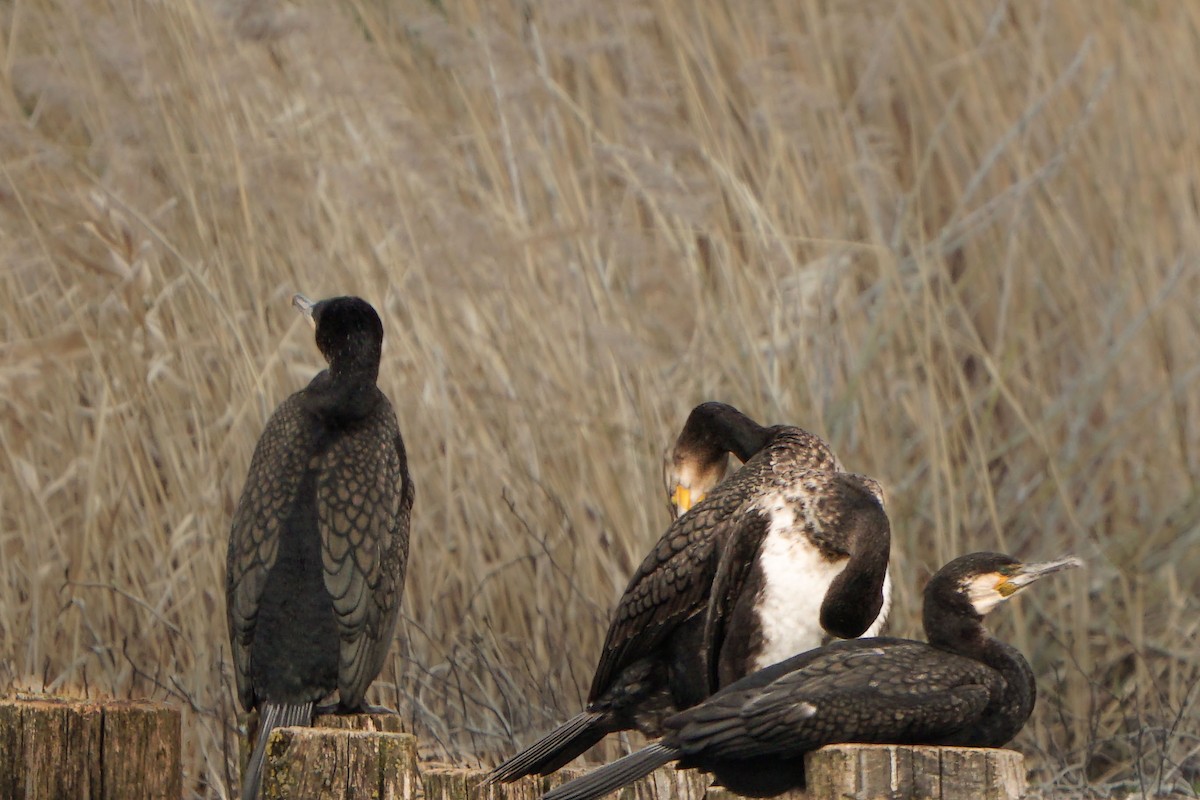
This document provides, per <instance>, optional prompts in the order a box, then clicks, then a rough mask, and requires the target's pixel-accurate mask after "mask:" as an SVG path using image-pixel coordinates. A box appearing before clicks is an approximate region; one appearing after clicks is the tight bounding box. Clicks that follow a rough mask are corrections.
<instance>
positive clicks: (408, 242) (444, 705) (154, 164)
mask: <svg viewBox="0 0 1200 800" xmlns="http://www.w3.org/2000/svg"><path fill="white" fill-rule="evenodd" d="M0 33H2V34H3V35H2V36H0V65H2V71H0V166H2V171H0V261H2V263H3V265H4V266H3V268H2V269H0V310H2V311H3V316H2V317H0V331H2V333H0V419H2V421H3V423H2V425H0V465H2V467H0V472H2V474H3V478H2V479H0V689H3V688H4V687H6V686H16V687H33V688H41V687H43V686H45V687H47V688H48V689H52V690H54V691H57V692H73V693H83V692H88V693H91V694H93V695H107V694H111V695H116V696H151V697H155V698H159V699H173V700H174V701H178V702H180V703H181V704H183V705H184V707H185V719H184V737H185V738H184V747H185V753H184V766H185V770H186V780H185V788H186V790H187V791H188V792H192V793H195V794H200V795H210V794H217V793H219V792H220V791H221V788H220V787H222V786H224V785H229V784H230V782H231V781H232V780H233V778H232V774H233V772H234V764H235V762H236V753H237V745H236V739H235V737H236V721H235V715H234V712H235V703H234V700H233V695H232V692H231V686H230V684H231V673H230V669H229V665H228V646H227V642H226V632H225V620H224V598H223V588H222V586H223V584H222V582H223V572H224V552H225V544H226V536H227V531H228V527H229V520H230V515H231V512H232V509H233V505H234V502H235V501H236V498H237V495H238V492H239V491H240V488H241V482H242V480H243V477H244V475H245V471H246V467H247V464H248V462H249V458H250V454H251V451H252V448H253V446H254V442H255V440H256V438H257V436H258V434H259V432H260V430H261V428H262V425H263V423H264V421H265V419H266V417H267V415H268V414H269V413H270V411H271V410H272V408H273V407H274V406H275V405H276V404H277V403H278V402H279V401H280V400H282V399H283V398H284V397H285V396H286V395H287V394H288V393H290V392H292V391H294V390H295V389H296V388H298V387H300V386H301V385H303V384H304V383H305V382H306V381H307V380H308V378H309V377H311V375H312V374H313V373H314V372H315V371H316V370H317V369H318V368H319V366H320V362H319V356H318V354H317V352H316V349H315V347H314V346H313V344H312V339H311V333H310V332H309V329H308V328H307V326H305V325H304V324H303V323H302V322H301V321H300V319H299V318H298V316H296V315H295V314H294V313H293V312H292V311H291V309H290V308H289V305H288V302H287V300H288V298H289V297H290V295H291V293H292V292H293V291H304V292H306V293H308V294H309V295H311V296H327V295H331V294H335V293H336V294H341V293H352V294H359V295H361V296H363V297H365V298H367V299H369V300H370V301H371V302H373V303H374V304H375V305H376V307H377V308H378V309H379V310H380V312H381V314H382V315H383V316H384V318H385V326H386V330H387V336H388V338H387V341H386V342H385V351H384V365H383V370H382V377H381V383H382V385H383V386H384V388H385V390H386V391H387V392H388V394H389V395H390V396H391V397H392V399H393V402H394V404H395V406H396V408H397V412H398V414H399V416H400V420H401V425H402V427H403V428H404V431H405V436H406V439H407V442H408V449H409V453H410V459H411V465H412V469H413V473H414V477H415V479H416V481H417V489H418V492H417V505H416V509H415V513H414V528H413V552H412V561H411V564H412V567H411V568H410V571H409V584H408V591H407V593H406V596H405V620H404V622H403V623H402V634H401V638H400V640H399V641H398V643H397V645H396V647H395V651H394V652H395V659H394V662H393V663H392V664H391V665H390V666H389V667H388V668H386V669H385V673H384V675H383V677H382V678H381V680H380V682H379V683H378V684H377V690H376V692H375V694H374V697H373V700H374V701H375V702H382V703H384V704H385V705H389V706H394V707H397V708H399V709H400V711H401V713H402V714H404V715H405V716H406V717H407V718H408V719H410V721H411V722H412V724H413V725H415V726H416V728H417V730H418V731H419V732H420V733H421V735H422V738H423V742H424V745H425V746H426V747H428V748H430V749H434V750H437V751H439V752H440V753H442V754H446V755H453V756H455V757H458V758H461V759H465V760H466V761H468V762H473V761H474V760H475V759H477V758H478V759H482V760H485V761H490V760H491V759H493V758H494V757H495V756H496V755H497V754H500V753H506V752H510V751H511V750H512V749H513V748H514V746H515V744H516V742H517V741H527V740H528V738H529V737H530V736H531V735H533V734H534V733H536V732H538V731H541V730H543V729H544V728H546V727H547V726H549V725H550V724H552V723H553V722H554V721H556V720H560V719H562V718H564V717H565V716H566V715H567V714H568V713H570V712H572V711H573V710H575V709H576V708H577V707H578V704H579V703H580V701H581V697H582V695H583V693H584V691H585V690H586V686H587V681H588V678H589V677H590V669H591V668H592V666H593V664H594V660H595V658H596V655H597V649H598V647H599V643H600V637H601V636H602V634H603V630H604V626H605V622H606V616H607V610H608V608H609V607H610V605H611V604H612V603H613V602H614V600H615V599H616V597H617V595H618V594H619V592H620V590H621V588H622V587H623V585H624V582H625V580H626V577H627V576H628V574H629V572H630V570H631V569H632V567H633V565H634V564H635V563H636V562H637V561H638V560H639V559H640V557H641V555H642V554H643V553H644V552H645V551H646V549H647V548H648V547H649V545H650V543H651V542H652V541H653V540H654V539H655V538H656V537H657V535H658V534H659V533H660V532H661V530H662V529H663V527H664V526H665V524H666V520H667V515H666V510H665V503H664V498H663V496H662V489H661V488H660V486H659V467H660V456H661V452H662V449H663V447H664V446H665V445H666V444H667V442H668V441H669V440H670V439H671V438H672V437H673V436H674V434H675V432H676V431H677V429H678V427H679V426H680V425H681V424H682V422H683V419H684V417H685V415H686V413H687V411H688V410H689V409H690V408H691V406H692V405H693V404H695V403H697V402H699V401H702V400H707V399H720V400H724V401H727V402H731V403H733V404H735V405H737V406H739V407H740V408H742V409H744V410H745V411H746V412H747V413H749V414H751V415H752V416H754V417H756V418H758V419H760V420H761V421H763V422H782V421H786V422H791V423H796V424H800V425H803V426H805V427H808V428H810V429H812V430H814V431H815V432H818V433H821V434H823V435H825V436H827V437H828V438H829V439H830V440H831V441H832V442H833V444H834V446H835V449H836V450H837V451H838V452H839V454H840V455H841V457H842V459H843V461H844V462H845V463H846V464H847V465H848V466H849V467H850V468H852V469H855V470H857V471H860V472H865V473H868V474H871V475H873V476H875V477H877V478H879V479H880V480H881V481H882V482H884V484H885V485H886V487H887V490H888V494H889V509H890V513H891V516H892V520H893V525H894V535H895V541H894V559H895V561H894V563H895V566H894V569H895V571H896V575H897V578H898V580H897V583H898V587H897V588H898V597H897V598H896V599H897V604H896V611H895V614H894V619H895V620H896V624H895V626H894V630H895V631H896V632H898V633H901V634H906V635H907V634H914V633H917V632H918V630H917V620H918V619H919V616H918V608H917V605H918V601H919V596H920V595H919V591H920V588H921V586H922V585H923V583H924V580H925V578H926V577H927V576H928V575H929V573H930V572H931V570H932V569H934V568H936V566H938V565H940V564H941V563H943V562H945V561H946V560H948V559H949V558H951V557H953V556H955V555H957V554H960V553H963V552H966V551H969V550H974V549H996V550H1002V551H1006V552H1009V553H1013V554H1016V555H1018V556H1021V557H1026V558H1033V559H1041V558H1049V557H1053V556H1057V555H1060V554H1062V553H1064V552H1073V553H1076V554H1078V555H1080V556H1082V557H1083V558H1085V559H1086V560H1087V562H1088V565H1089V568H1088V570H1087V571H1086V572H1084V571H1081V572H1080V574H1078V575H1075V576H1072V577H1071V578H1069V579H1064V580H1061V581H1057V582H1056V583H1054V584H1053V585H1047V586H1045V587H1039V590H1038V592H1037V593H1036V594H1033V595H1031V596H1029V597H1026V598H1024V599H1023V600H1022V601H1021V602H1019V603H1018V604H1016V607H1015V608H1014V609H1012V610H1010V613H1007V614H1005V615H1003V616H1004V618H1003V619H1000V620H997V625H998V628H999V630H1000V632H1001V633H1002V634H1003V635H1005V636H1008V637H1010V639H1011V640H1012V641H1013V642H1014V643H1016V644H1017V645H1018V646H1019V647H1020V648H1021V649H1022V650H1023V651H1024V652H1025V653H1027V654H1028V655H1029V657H1030V660H1031V662H1032V663H1033V664H1034V666H1035V669H1036V671H1037V673H1038V675H1039V679H1040V685H1041V687H1042V698H1041V701H1040V703H1039V706H1038V710H1037V712H1036V715H1035V718H1034V721H1033V722H1032V723H1031V725H1030V726H1029V727H1028V728H1027V729H1026V731H1025V732H1024V733H1022V735H1021V737H1020V738H1019V739H1018V740H1017V742H1016V746H1017V747H1018V748H1019V749H1021V750H1023V751H1024V752H1025V753H1026V754H1027V756H1028V757H1029V760H1030V763H1031V765H1032V766H1033V767H1034V768H1035V772H1034V775H1033V779H1034V782H1035V783H1041V784H1046V785H1054V786H1056V787H1058V788H1060V789H1064V790H1065V789H1070V788H1072V787H1079V788H1081V787H1084V786H1087V785H1090V786H1091V787H1093V789H1094V790H1100V789H1103V788H1106V787H1111V786H1116V785H1124V786H1125V787H1127V788H1130V789H1135V790H1145V791H1157V790H1160V789H1164V790H1165V789H1175V790H1178V791H1184V790H1188V789H1187V786H1188V784H1189V783H1191V782H1195V781H1197V780H1200V723H1198V720H1200V712H1198V708H1200V699H1198V695H1200V689H1198V688H1197V684H1198V683H1200V600H1198V599H1197V598H1198V595H1200V493H1198V491H1197V487H1198V485H1200V430H1198V427H1197V426H1198V424H1200V404H1198V403H1197V396H1198V394H1197V379H1198V376H1200V347H1198V346H1197V341H1198V336H1197V334H1198V327H1200V158H1198V154H1200V144H1198V140H1197V134H1196V132H1197V131H1200V102H1198V101H1197V98H1200V5H1197V4H1195V3H1150V2H1137V1H1136V0H1070V1H1067V0H1064V2H1055V3H1016V2H1011V3H1006V2H1003V1H1002V0H977V1H976V0H931V1H930V2H922V3H908V2H893V0H873V1H869V2H837V1H834V0H830V1H825V0H820V1H819V0H801V1H799V2H798V1H797V0H786V1H785V0H774V2H771V1H770V0H764V2H752V3H751V2H747V3H731V2H712V1H711V0H699V1H694V0H647V1H646V2H611V3H600V2H586V0H566V1H565V2H540V3H533V2H529V3H524V2H522V3H517V2H507V3H505V2H501V3H498V4H492V3H489V2H484V1H483V0H463V2H456V1H452V0H445V1H444V2H436V0H435V2H432V3H430V2H422V1H420V0H408V2H395V3H390V2H383V1H382V0H351V1H350V2H345V3H313V2H299V3H284V2H282V1H280V2H271V1H270V0H261V1H260V2H245V3H244V4H243V3H241V2H235V1H234V0H226V2H223V3H221V2H198V1H197V0H181V1H180V2H146V1H145V0H15V2H7V3H3V4H0Z"/></svg>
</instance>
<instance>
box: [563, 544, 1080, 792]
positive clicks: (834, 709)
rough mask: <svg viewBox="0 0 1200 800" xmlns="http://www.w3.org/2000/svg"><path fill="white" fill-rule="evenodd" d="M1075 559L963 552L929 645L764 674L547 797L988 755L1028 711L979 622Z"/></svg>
mask: <svg viewBox="0 0 1200 800" xmlns="http://www.w3.org/2000/svg"><path fill="white" fill-rule="evenodd" d="M1081 563H1082V562H1080V561H1079V560H1078V559H1076V558H1064V559H1061V560H1058V561H1050V562H1047V563H1043V564H1021V563H1019V562H1017V561H1016V560H1015V559H1013V558H1010V557H1009V556H1005V555H1000V554H998V553H972V554H971V555H966V556H962V557H961V558H957V559H955V560H954V561H951V562H950V563H949V564H947V565H946V566H944V567H942V568H941V569H940V570H939V571H938V572H937V574H936V575H934V576H933V578H932V579H931V580H930V581H929V585H928V586H926V588H925V608H924V622H925V635H926V636H927V637H928V638H929V643H928V644H925V643H923V642H915V641H910V640H907V639H892V638H877V639H856V640H854V641H842V642H835V643H833V644H831V645H829V646H827V647H822V648H819V649H817V650H813V651H810V652H808V653H802V654H801V655H798V656H795V657H793V658H790V659H788V660H787V661H784V662H782V663H779V664H775V665H773V666H770V667H767V668H766V669H764V670H760V671H759V672H756V673H754V674H752V675H748V676H747V677H745V678H743V679H742V680H739V681H737V682H736V683H733V684H731V685H729V686H727V687H725V688H724V689H722V690H721V691H720V692H718V693H717V694H714V695H713V696H712V697H710V698H708V699H707V700H705V701H704V702H703V703H700V704H699V705H697V706H694V707H692V708H690V709H688V710H686V711H683V712H681V713H679V714H676V715H675V716H674V717H671V718H670V719H668V720H667V721H666V727H667V729H668V730H669V732H668V733H667V735H666V736H664V737H663V739H662V740H661V741H659V742H656V743H654V744H652V745H650V746H648V747H646V748H643V749H642V750H639V751H637V752H636V753H633V754H631V755H628V756H625V757H624V758H622V759H619V760H617V761H614V762H613V763H611V764H608V765H605V766H603V767H600V768H599V769H597V770H595V771H594V772H591V773H589V774H587V775H584V776H583V777H580V778H577V779H575V780H573V781H570V782H569V783H566V784H563V785H562V786H560V787H559V788H557V789H555V790H553V791H551V792H549V793H548V794H547V795H546V796H545V798H544V800H593V798H597V797H600V796H602V795H604V794H607V793H608V792H611V791H614V790H616V789H618V788H620V787H621V786H624V785H625V784H627V783H630V782H631V781H634V780H637V779H638V778H641V777H643V776H644V775H648V774H649V773H650V772H652V771H653V770H655V769H657V768H658V767H660V766H662V765H664V764H667V763H669V762H671V761H678V762H679V764H678V766H679V767H680V768H698V769H702V770H705V771H707V772H712V773H714V774H715V775H716V778H717V781H718V782H719V783H720V784H722V785H723V786H725V787H727V788H728V789H729V790H730V791H732V792H735V793H737V794H741V795H747V796H750V797H769V796H772V795H776V794H780V793H782V792H784V791H787V790H789V789H795V788H802V787H803V786H804V754H805V753H807V752H809V751H810V750H816V749H817V748H819V747H822V746H824V745H827V744H836V743H843V742H857V743H875V744H926V745H951V746H959V747H1000V746H1002V745H1004V744H1006V743H1007V742H1008V741H1009V740H1011V739H1012V738H1013V737H1014V736H1016V735H1017V733H1018V732H1019V731H1020V730H1021V728H1022V726H1024V724H1025V721H1026V720H1028V719H1029V715H1030V713H1031V712H1032V711H1033V704H1034V699H1035V697H1036V687H1035V685H1034V678H1033V671H1032V670H1031V669H1030V668H1029V664H1028V663H1026V661H1025V659H1024V658H1023V657H1022V656H1021V654H1020V653H1019V652H1017V650H1016V648H1014V647H1011V646H1009V645H1007V644H1004V643H1003V642H1000V641H998V640H997V639H995V638H993V637H992V636H991V635H990V634H989V633H988V632H987V630H986V629H985V628H984V627H983V617H984V615H985V614H987V613H988V611H990V610H991V609H992V608H994V607H995V606H996V605H998V604H999V603H1001V602H1003V601H1005V600H1007V599H1008V598H1010V597H1012V596H1013V595H1014V594H1016V593H1017V592H1019V591H1020V590H1022V589H1023V588H1025V587H1026V586H1028V585H1029V584H1031V583H1033V582H1034V581H1036V580H1038V579H1039V578H1042V577H1044V576H1046V575H1050V574H1052V573H1054V572H1058V571H1059V570H1063V569H1067V568H1069V567H1077V566H1080V565H1081Z"/></svg>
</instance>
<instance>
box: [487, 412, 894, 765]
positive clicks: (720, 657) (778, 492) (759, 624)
mask: <svg viewBox="0 0 1200 800" xmlns="http://www.w3.org/2000/svg"><path fill="white" fill-rule="evenodd" d="M729 452H732V453H734V454H735V455H737V456H738V458H740V459H742V460H744V461H745V464H744V465H743V467H742V468H741V469H740V470H738V472H737V473H736V474H734V475H732V476H731V477H729V478H728V479H727V480H725V481H724V482H721V478H722V477H723V476H724V468H723V462H724V460H725V459H726V453H729ZM672 477H674V479H675V481H676V484H677V487H683V488H682V489H677V490H676V491H674V492H673V493H672V494H673V496H675V497H676V498H681V497H682V496H683V491H684V490H687V491H688V492H690V495H689V497H688V498H687V499H688V501H689V502H688V505H689V506H691V508H690V510H688V511H687V513H684V514H683V515H682V516H680V517H679V518H678V519H676V520H675V521H674V522H673V523H672V524H671V526H670V527H669V528H668V529H667V531H666V533H665V534H663V536H662V538H661V539H660V540H659V541H658V544H657V545H656V546H655V548H654V550H653V551H652V552H651V553H650V555H649V556H647V557H646V559H645V560H644V561H643V562H642V564H641V566H640V567H638V570H637V572H636V573H634V576H633V578H632V579H631V580H630V581H629V585H628V587H627V588H626V589H625V594H624V595H623V596H622V597H621V599H620V601H619V602H618V604H617V609H616V611H615V612H614V614H613V619H612V622H611V623H610V625H609V629H608V635H607V637H606V639H605V642H604V647H603V650H602V652H601V655H600V663H599V665H598V666H597V667H596V673H595V676H594V677H593V679H592V687H591V691H590V692H589V693H588V703H587V709H586V710H585V711H583V712H582V713H580V714H577V715H576V716H575V717H573V718H571V719H570V720H568V721H567V722H565V723H563V724H562V725H560V726H559V727H558V728H556V729H555V730H553V731H551V732H550V733H549V734H547V735H546V736H544V737H543V738H542V739H540V740H539V741H537V742H535V743H534V744H533V745H531V746H529V747H527V748H526V749H525V750H522V751H521V752H520V753H518V754H517V755H515V756H513V757H512V758H510V759H508V760H507V761H505V762H504V763H503V764H501V765H500V766H498V767H497V768H496V769H495V770H493V771H492V773H491V774H490V775H489V776H488V780H489V781H511V780H515V779H516V778H519V777H520V776H522V775H529V774H533V773H538V774H542V775H545V774H548V773H550V772H553V771H554V770H556V769H558V768H559V767H561V766H562V765H563V764H565V763H567V762H568V761H570V760H571V759H573V758H575V757H576V756H578V755H580V754H581V753H583V752H584V751H585V750H587V749H588V748H589V747H591V746H592V745H594V744H595V743H596V742H598V741H600V739H601V738H603V737H604V735H605V734H607V733H611V732H613V731H619V730H627V729H630V728H637V729H639V730H641V731H642V732H643V733H646V734H648V735H652V736H653V735H659V734H661V732H662V727H661V726H662V720H663V718H664V717H666V716H668V715H670V714H672V713H674V712H676V711H678V710H681V709H684V708H687V707H689V706H691V705H694V704H695V703H697V702H699V701H701V700H703V699H704V698H705V697H707V696H708V695H710V694H711V693H712V692H713V691H715V690H716V689H718V688H719V687H721V686H724V685H726V684H728V683H731V682H733V681H734V680H737V679H738V678H741V677H742V676H744V675H747V674H749V673H751V672H753V671H754V670H756V669H760V668H762V667H765V666H767V665H768V664H773V663H775V662H776V661H781V660H783V659H785V658H787V657H788V656H791V655H794V654H796V653H799V652H803V651H805V650H808V649H810V648H813V647H817V646H819V645H820V644H821V643H822V641H823V640H824V639H825V638H827V636H828V635H833V636H838V637H855V636H861V635H863V634H864V633H871V634H873V633H875V632H876V631H877V630H878V628H879V627H880V626H881V625H882V624H883V619H884V617H885V616H886V613H887V606H888V598H889V583H888V579H887V565H888V555H889V549H890V543H891V534H890V528H889V525H888V519H887V515H886V514H885V513H884V510H883V505H882V493H881V491H880V489H879V485H878V484H877V483H875V481H873V480H871V479H869V478H864V477H861V476H858V475H852V474H849V473H846V472H843V471H842V468H841V465H840V464H839V463H838V461H837V459H836V458H835V457H834V455H833V453H832V452H831V451H830V449H829V447H828V446H827V445H826V444H825V443H824V442H823V441H821V439H819V438H818V437H816V436H814V435H813V434H811V433H808V432H807V431H804V430H801V429H800V428H796V427H793V426H790V425H777V426H774V427H770V428H764V427H762V426H761V425H758V424H757V423H756V422H754V421H753V420H751V419H750V418H749V417H747V416H746V415H744V414H742V413H741V412H739V411H738V410H737V409H735V408H733V407H732V406H728V405H725V404H722V403H704V404H703V405H700V406H697V407H696V408H695V409H694V410H693V411H692V413H691V415H690V416H689V417H688V421H687V423H686V425H685V426H684V429H683V431H682V432H681V433H680V435H679V439H678V441H677V442H676V445H675V449H674V457H673V459H672V462H671V464H669V465H668V478H669V479H671V478H672ZM693 479H694V480H693ZM696 494H703V495H705V496H704V497H703V499H702V500H700V501H699V502H696V497H695V495H696ZM692 504H694V505H692ZM872 626H874V627H872Z"/></svg>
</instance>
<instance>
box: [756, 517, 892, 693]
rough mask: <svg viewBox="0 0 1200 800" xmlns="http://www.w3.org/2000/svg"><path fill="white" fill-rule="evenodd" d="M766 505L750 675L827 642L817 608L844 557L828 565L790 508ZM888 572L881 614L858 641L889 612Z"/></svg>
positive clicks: (872, 633)
mask: <svg viewBox="0 0 1200 800" xmlns="http://www.w3.org/2000/svg"><path fill="white" fill-rule="evenodd" d="M772 500H774V502H768V503H767V504H764V505H766V507H767V509H768V512H769V513H770V514H771V528H770V530H769V531H768V532H767V535H766V537H765V538H764V540H763V543H762V547H761V549H760V550H759V555H758V557H759V564H760V566H761V567H762V571H763V592H762V600H761V605H760V606H759V614H760V617H759V619H760V621H761V624H762V637H763V649H762V652H760V653H759V654H758V656H757V658H756V659H755V662H754V664H753V665H752V666H751V668H752V669H755V670H757V669H762V668H763V667H766V666H769V665H771V664H775V663H777V662H779V661H783V660H784V659H785V658H790V657H791V656H794V655H796V654H797V653H803V652H804V651H806V650H811V649H813V648H814V647H820V646H821V644H822V642H823V641H824V640H825V639H826V638H827V636H828V634H826V632H825V629H824V628H822V627H821V603H822V602H824V600H825V593H826V592H827V591H828V589H829V584H831V583H832V582H833V579H834V578H836V577H837V576H838V575H839V574H840V573H841V571H842V570H843V569H845V567H846V564H847V563H848V562H849V561H850V559H849V557H842V558H838V559H836V560H834V561H830V560H828V559H827V558H826V557H825V556H824V555H822V553H821V551H820V550H819V549H818V548H817V546H816V545H814V544H813V543H812V542H810V541H809V540H808V537H806V536H804V535H803V533H801V532H800V531H798V530H793V526H794V525H795V523H796V520H795V514H794V513H793V510H792V509H793V507H792V505H791V504H790V503H788V502H786V501H785V500H784V499H783V498H781V497H778V496H777V497H775V498H772ZM891 589H892V579H891V574H890V570H889V572H888V574H886V575H885V577H884V583H883V608H882V609H881V610H880V612H879V616H878V617H877V618H876V619H875V621H874V622H873V623H872V624H871V627H870V628H868V629H867V631H866V633H864V634H863V635H864V636H875V635H878V633H879V631H880V629H881V628H882V627H883V624H884V622H885V620H886V618H887V613H888V610H889V608H890V607H891V594H892V592H891Z"/></svg>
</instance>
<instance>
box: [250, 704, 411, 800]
mask: <svg viewBox="0 0 1200 800" xmlns="http://www.w3.org/2000/svg"><path fill="white" fill-rule="evenodd" d="M401 727H402V724H401V720H400V718H399V717H398V716H396V715H394V714H354V715H346V716H338V715H331V716H320V717H317V718H316V720H314V726H313V727H311V728H277V729H275V730H274V731H272V732H271V741H270V742H268V744H267V755H266V763H265V764H264V767H263V783H262V798H263V800H300V799H301V798H314V797H320V798H322V800H342V799H343V798H346V799H348V798H378V799H379V800H413V798H416V796H417V793H419V791H420V787H421V783H420V771H419V768H418V765H417V740H416V737H415V736H413V735H412V734H410V733H401V732H399V731H400V729H401Z"/></svg>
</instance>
